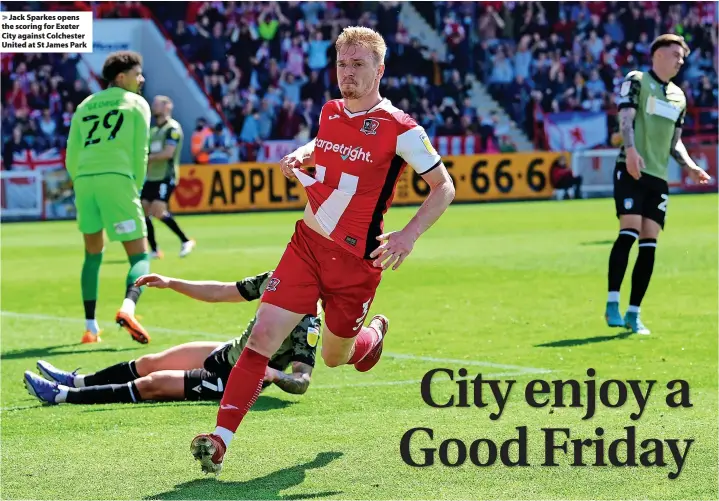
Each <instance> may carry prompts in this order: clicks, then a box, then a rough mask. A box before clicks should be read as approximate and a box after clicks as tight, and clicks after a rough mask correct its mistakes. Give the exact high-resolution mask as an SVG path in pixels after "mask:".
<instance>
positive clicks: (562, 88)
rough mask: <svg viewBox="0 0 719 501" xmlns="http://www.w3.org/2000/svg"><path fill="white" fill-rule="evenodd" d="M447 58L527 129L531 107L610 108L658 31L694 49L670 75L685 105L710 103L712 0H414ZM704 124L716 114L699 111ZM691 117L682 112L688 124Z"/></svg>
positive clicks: (713, 81) (646, 62)
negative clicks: (674, 75) (442, 43)
mask: <svg viewBox="0 0 719 501" xmlns="http://www.w3.org/2000/svg"><path fill="white" fill-rule="evenodd" d="M413 5H414V6H415V7H416V8H417V9H418V10H419V11H420V12H421V13H422V14H423V16H424V17H425V18H426V19H427V20H428V22H429V23H430V24H431V25H433V26H434V27H435V28H436V30H437V32H438V33H441V34H442V36H444V38H445V41H446V43H447V45H448V48H449V51H450V54H451V63H452V65H453V66H454V67H456V68H458V69H460V71H467V72H470V73H474V74H476V75H477V77H478V78H479V80H481V81H482V82H484V83H485V84H486V85H487V86H488V88H489V90H490V92H491V94H492V96H493V97H494V98H495V99H496V100H497V101H498V102H499V103H500V104H501V105H502V106H503V107H504V108H505V109H506V111H507V113H509V115H510V116H511V117H512V118H513V120H514V121H515V122H517V123H519V124H522V125H523V126H524V128H525V130H526V132H527V133H528V134H530V135H532V134H533V132H534V119H535V112H536V111H539V112H540V116H541V112H545V113H546V112H559V111H598V110H610V111H611V110H614V109H615V107H616V104H615V96H616V95H617V92H618V89H619V85H620V84H621V81H622V79H623V78H624V75H625V74H626V73H627V72H628V71H631V70H635V69H639V70H642V71H648V70H649V69H650V67H651V60H650V55H649V48H650V44H651V42H652V40H654V38H655V37H656V36H658V35H660V34H661V33H669V32H671V33H677V34H680V35H682V36H683V37H684V38H685V40H686V41H687V43H688V44H689V46H690V47H691V48H692V53H691V54H690V56H689V57H688V58H687V60H686V63H685V66H684V68H683V69H682V71H681V72H680V74H679V75H678V76H677V79H676V81H677V82H678V83H679V85H681V87H682V89H683V90H684V93H685V94H686V96H687V102H688V105H689V107H690V108H692V107H697V108H716V106H717V66H716V53H717V6H716V3H715V2H657V1H642V2H499V1H490V2H451V3H449V2H431V3H430V2H428V3H425V2H413ZM698 117H699V120H700V121H701V122H702V124H703V125H705V126H712V125H715V124H716V121H717V115H716V113H715V112H714V113H712V112H705V113H701V114H699V115H698ZM694 119H695V117H694V116H693V115H691V114H690V115H689V116H688V117H687V122H688V125H689V126H690V127H691V125H692V120H694Z"/></svg>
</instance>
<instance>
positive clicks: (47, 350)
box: [0, 343, 141, 360]
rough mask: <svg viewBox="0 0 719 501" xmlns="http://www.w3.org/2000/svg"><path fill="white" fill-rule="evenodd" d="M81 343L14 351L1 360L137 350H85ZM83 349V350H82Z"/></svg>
mask: <svg viewBox="0 0 719 501" xmlns="http://www.w3.org/2000/svg"><path fill="white" fill-rule="evenodd" d="M82 346H83V345H81V344H80V343H75V344H59V345H57V346H43V347H41V348H26V349H24V350H13V351H8V352H6V353H2V354H0V360H22V359H23V358H33V359H35V360H37V359H42V358H46V357H48V356H53V355H75V354H78V353H98V352H102V351H104V352H112V353H119V352H121V351H135V350H139V349H140V348H141V347H140V346H138V347H137V348H110V347H106V348H97V347H93V348H84V347H82ZM71 347H74V349H71V350H63V349H62V348H71ZM81 347H82V348H81Z"/></svg>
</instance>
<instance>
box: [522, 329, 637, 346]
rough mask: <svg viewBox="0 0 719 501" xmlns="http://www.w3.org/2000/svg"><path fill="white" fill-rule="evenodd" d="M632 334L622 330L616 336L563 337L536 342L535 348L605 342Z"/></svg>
mask: <svg viewBox="0 0 719 501" xmlns="http://www.w3.org/2000/svg"><path fill="white" fill-rule="evenodd" d="M631 335H632V331H626V332H621V333H619V334H615V335H614V336H594V337H585V338H579V339H561V340H559V341H552V342H551V343H542V344H535V345H534V347H535V348H565V347H568V346H582V345H585V344H594V343H604V342H606V341H617V340H619V339H627V338H628V337H629V336H631Z"/></svg>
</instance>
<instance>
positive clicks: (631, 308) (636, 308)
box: [627, 305, 639, 313]
mask: <svg viewBox="0 0 719 501" xmlns="http://www.w3.org/2000/svg"><path fill="white" fill-rule="evenodd" d="M627 313H639V306H631V305H630V306H629V308H627Z"/></svg>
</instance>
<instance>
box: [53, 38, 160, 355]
mask: <svg viewBox="0 0 719 501" xmlns="http://www.w3.org/2000/svg"><path fill="white" fill-rule="evenodd" d="M102 76H103V78H104V79H105V80H106V81H107V82H108V83H109V87H108V88H107V89H105V90H103V91H101V92H98V93H96V94H93V95H92V96H90V97H88V98H87V99H85V100H84V101H83V102H82V103H80V105H79V106H78V107H77V111H75V114H74V115H73V117H72V122H71V124H70V134H69V138H68V143H67V155H66V165H67V170H68V173H69V174H70V177H71V179H72V182H73V185H74V189H75V205H76V207H77V223H78V227H79V229H80V231H81V232H82V234H83V237H84V240H85V261H84V263H83V265H82V278H81V285H82V299H83V303H84V307H85V323H86V328H85V334H84V335H83V337H82V342H83V343H96V342H98V341H100V337H99V333H100V332H99V328H98V324H97V320H96V319H95V306H96V303H97V291H98V282H99V276H100V264H101V263H102V253H103V249H104V243H105V242H104V240H105V239H104V232H107V235H108V237H109V240H110V241H111V242H117V241H119V242H122V245H123V246H124V247H125V251H126V252H127V257H128V259H129V261H130V270H129V272H128V273H127V280H126V282H125V283H126V290H125V299H124V301H123V303H122V307H121V308H120V310H119V311H118V312H117V315H116V317H115V321H116V322H117V323H118V324H119V325H120V326H122V327H124V328H125V329H126V330H127V331H128V332H129V333H130V335H131V336H132V338H133V339H134V340H135V341H138V342H140V343H147V342H149V341H150V336H149V335H148V334H147V331H146V330H145V329H144V327H142V325H140V323H139V322H138V321H137V319H136V318H135V304H136V303H137V300H138V299H139V297H140V293H141V288H140V287H136V286H135V285H134V284H135V280H137V279H138V278H139V277H141V276H142V275H146V274H147V273H149V271H150V261H149V256H148V253H147V240H146V239H145V237H146V235H147V229H146V227H145V215H144V213H143V211H142V205H141V203H140V194H139V193H140V192H139V190H140V189H141V188H142V185H143V182H144V181H145V174H146V172H147V158H148V141H149V131H150V106H149V105H148V104H147V101H145V98H143V97H142V96H141V95H140V94H139V91H140V88H141V87H142V84H143V83H144V81H145V78H144V77H143V76H142V56H140V55H139V54H137V53H136V52H129V51H122V52H115V53H113V54H110V55H109V56H108V58H107V60H106V61H105V63H104V65H103V68H102Z"/></svg>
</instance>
